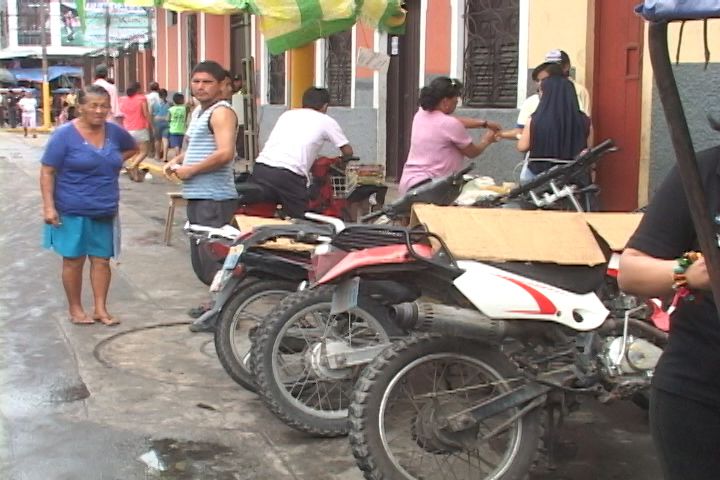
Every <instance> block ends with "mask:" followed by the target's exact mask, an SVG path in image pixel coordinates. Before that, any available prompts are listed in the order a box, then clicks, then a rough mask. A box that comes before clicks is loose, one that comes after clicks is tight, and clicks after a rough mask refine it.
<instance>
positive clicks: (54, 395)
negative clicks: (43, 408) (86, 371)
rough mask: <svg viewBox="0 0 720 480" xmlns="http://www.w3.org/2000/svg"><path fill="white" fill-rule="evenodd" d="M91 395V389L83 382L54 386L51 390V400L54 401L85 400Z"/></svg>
mask: <svg viewBox="0 0 720 480" xmlns="http://www.w3.org/2000/svg"><path fill="white" fill-rule="evenodd" d="M89 396H90V391H89V390H88V388H87V386H86V385H85V384H84V383H83V382H80V383H77V384H75V385H69V386H64V387H60V388H52V389H51V390H50V401H51V402H53V403H70V402H77V401H78V400H84V399H86V398H88V397H89Z"/></svg>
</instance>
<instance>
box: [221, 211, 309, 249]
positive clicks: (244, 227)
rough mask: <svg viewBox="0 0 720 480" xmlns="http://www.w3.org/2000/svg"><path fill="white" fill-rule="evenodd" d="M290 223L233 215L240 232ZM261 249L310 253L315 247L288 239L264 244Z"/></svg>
mask: <svg viewBox="0 0 720 480" xmlns="http://www.w3.org/2000/svg"><path fill="white" fill-rule="evenodd" d="M291 223H292V222H291V221H289V220H282V219H280V218H265V217H253V216H250V215H235V224H236V225H237V227H238V228H239V229H240V231H241V232H247V231H248V230H251V229H253V228H255V227H260V226H262V225H289V224H291ZM261 246H262V247H263V248H273V249H278V250H288V251H292V252H311V251H312V250H313V249H314V248H315V245H308V244H306V243H298V242H295V241H293V240H291V239H289V238H280V239H278V240H274V241H270V242H265V243H263V244H262V245H261Z"/></svg>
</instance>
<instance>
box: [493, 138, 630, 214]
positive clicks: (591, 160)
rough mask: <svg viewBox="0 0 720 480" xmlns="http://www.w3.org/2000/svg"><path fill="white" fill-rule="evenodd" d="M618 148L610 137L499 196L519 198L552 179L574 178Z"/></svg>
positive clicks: (508, 198) (505, 198)
mask: <svg viewBox="0 0 720 480" xmlns="http://www.w3.org/2000/svg"><path fill="white" fill-rule="evenodd" d="M616 150H617V148H616V147H615V142H613V141H612V140H611V139H609V138H608V139H606V140H604V141H602V142H600V143H599V144H598V145H596V146H594V147H592V148H591V149H589V150H587V151H585V152H583V153H581V154H580V155H578V156H577V157H575V160H573V161H572V162H570V163H568V164H565V165H557V166H555V167H552V168H551V169H549V170H547V171H545V172H543V173H541V174H540V175H538V176H537V177H535V178H534V179H533V180H531V181H530V182H528V183H526V184H525V185H521V186H519V187H517V188H514V189H513V190H511V191H510V192H509V193H508V194H506V195H504V196H502V197H499V199H502V200H511V199H513V198H517V197H519V196H520V195H523V194H525V193H528V192H529V191H530V190H534V189H535V188H537V187H540V186H542V185H544V184H546V183H547V182H549V181H550V180H554V179H556V178H559V177H561V176H563V175H565V176H566V177H568V178H572V177H573V176H575V175H577V174H578V173H580V172H581V171H583V170H585V169H586V168H589V167H590V166H592V165H593V164H595V163H597V161H598V160H600V157H601V156H603V155H604V154H606V153H608V152H614V151H616Z"/></svg>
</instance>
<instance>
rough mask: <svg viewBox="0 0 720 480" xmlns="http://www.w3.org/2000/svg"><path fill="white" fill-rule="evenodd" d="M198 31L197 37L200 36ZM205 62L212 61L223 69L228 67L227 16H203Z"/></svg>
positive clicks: (228, 21) (228, 31) (228, 19)
mask: <svg viewBox="0 0 720 480" xmlns="http://www.w3.org/2000/svg"><path fill="white" fill-rule="evenodd" d="M199 30H200V29H198V35H199V34H200V33H199ZM199 45H200V42H199V39H198V46H199ZM205 60H214V61H216V62H218V63H219V64H220V65H223V66H224V67H225V68H228V67H229V66H230V17H229V16H228V15H209V14H208V15H205Z"/></svg>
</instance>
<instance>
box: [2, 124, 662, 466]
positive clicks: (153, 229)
mask: <svg viewBox="0 0 720 480" xmlns="http://www.w3.org/2000/svg"><path fill="white" fill-rule="evenodd" d="M45 141H46V137H44V136H41V138H38V139H23V138H22V137H21V136H18V135H14V134H9V133H0V219H1V223H0V285H1V288H0V352H2V353H1V354H0V359H1V360H0V425H1V426H2V428H1V430H0V432H1V435H0V480H6V479H7V480H56V479H58V480H60V479H62V480H65V479H67V480H75V479H82V480H86V479H87V480H94V479H103V480H105V479H123V480H134V479H146V478H161V479H172V480H190V479H208V480H226V479H227V480H230V479H321V480H333V479H343V480H356V479H361V478H362V476H361V474H360V472H359V470H357V468H356V467H355V463H354V461H353V459H352V455H351V453H350V449H349V446H348V444H347V441H346V440H345V439H335V440H318V439H312V438H308V437H307V436H304V435H302V434H300V433H298V432H295V431H294V430H291V429H290V428H288V427H286V426H284V425H283V424H282V423H281V422H280V421H279V420H277V419H276V418H275V417H274V416H272V415H271V414H270V413H268V412H267V411H266V410H265V408H264V407H263V405H262V404H261V403H260V401H259V400H258V399H257V397H256V396H255V395H253V394H250V393H248V392H246V391H244V390H243V389H242V388H240V387H239V386H237V385H235V384H234V383H233V381H232V380H231V379H230V378H229V377H228V376H227V375H226V374H225V372H224V371H223V370H222V367H221V366H220V364H219V363H218V361H217V358H216V357H215V352H214V349H213V344H212V337H211V336H210V335H207V334H191V333H189V332H188V330H187V323H188V318H187V317H186V316H185V314H184V311H185V310H186V309H187V308H188V307H189V306H192V305H195V304H197V303H198V302H200V301H202V300H204V299H205V298H206V289H205V287H204V286H203V285H202V284H200V283H199V282H198V281H197V280H196V279H195V276H194V274H193V273H192V270H191V268H190V265H189V260H188V247H187V241H186V240H185V239H184V238H183V237H182V234H181V232H180V225H181V224H182V223H183V222H184V211H182V210H180V211H178V212H177V213H176V222H175V224H176V227H175V230H174V236H173V240H174V242H173V245H172V246H171V247H167V246H164V245H163V244H162V234H163V227H164V220H165V213H166V210H167V196H166V192H169V191H176V190H178V187H177V186H176V185H172V184H169V183H167V182H165V181H164V180H163V179H160V178H157V177H156V178H154V179H152V180H150V181H147V182H145V183H141V184H136V183H132V182H130V181H129V180H128V179H127V178H125V177H123V178H122V179H121V189H122V190H121V196H122V206H121V217H122V227H123V255H122V257H121V259H120V263H119V265H115V266H114V271H113V275H114V276H113V280H112V286H111V292H110V304H109V309H110V312H111V313H113V314H114V315H116V316H117V317H118V318H119V319H120V320H121V321H122V324H121V325H120V326H118V327H113V328H108V327H104V326H101V325H94V326H75V325H71V324H70V323H69V322H68V320H67V318H66V317H67V313H66V307H65V299H64V293H63V290H62V286H61V283H60V259H59V258H58V257H57V256H56V255H55V254H54V253H51V252H47V251H44V250H43V249H42V248H41V247H40V238H41V235H40V232H41V224H42V218H41V202H40V193H39V187H38V170H39V163H38V159H39V156H40V154H41V151H42V150H41V148H42V145H43V144H44V142H45ZM85 290H86V291H85V292H84V293H85V299H86V301H85V305H86V307H89V306H90V305H91V302H90V295H89V294H90V292H89V284H87V282H86V285H85ZM591 407H592V408H585V409H583V410H581V412H579V413H577V414H574V415H573V416H572V417H570V418H569V419H568V420H567V423H566V426H565V428H564V430H563V433H564V436H563V441H562V442H561V444H560V446H559V448H558V456H559V462H558V467H557V469H556V470H552V471H548V470H547V469H544V468H543V469H540V471H538V472H537V473H535V474H534V475H533V476H532V477H531V479H532V480H570V479H578V478H589V479H596V480H611V479H612V480H620V479H631V478H632V479H637V480H650V479H653V480H655V479H658V478H660V474H659V471H658V468H657V465H656V462H655V459H654V453H653V451H652V446H651V443H650V439H649V436H648V433H647V430H648V429H647V420H646V415H645V413H644V412H643V411H642V410H640V409H639V408H637V407H636V406H634V405H632V404H616V405H613V406H599V405H591ZM143 455H145V457H144V458H145V459H146V462H142V461H141V460H140V457H141V456H143ZM148 463H149V464H150V466H149V465H148ZM153 464H155V465H154V466H156V467H158V466H160V467H162V468H161V470H164V471H162V472H160V471H159V470H158V469H156V468H153Z"/></svg>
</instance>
